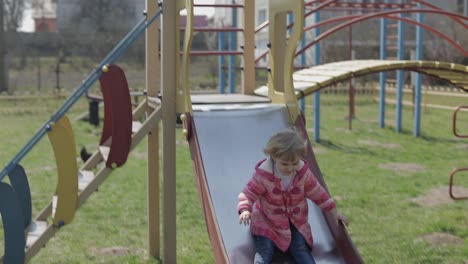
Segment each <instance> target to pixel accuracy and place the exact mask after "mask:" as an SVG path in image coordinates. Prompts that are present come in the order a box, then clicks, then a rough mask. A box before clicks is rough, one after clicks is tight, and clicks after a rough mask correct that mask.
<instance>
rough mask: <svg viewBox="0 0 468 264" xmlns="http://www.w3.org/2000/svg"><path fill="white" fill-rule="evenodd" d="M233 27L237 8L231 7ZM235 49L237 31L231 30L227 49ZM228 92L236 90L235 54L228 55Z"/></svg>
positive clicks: (235, 21)
mask: <svg viewBox="0 0 468 264" xmlns="http://www.w3.org/2000/svg"><path fill="white" fill-rule="evenodd" d="M235 3H236V1H235V0H232V4H235ZM231 25H232V27H233V28H237V8H236V7H233V8H232V23H231ZM236 49H237V32H236V31H232V32H230V33H229V50H231V51H236ZM228 79H229V92H230V93H235V92H236V56H235V55H230V56H229V75H228Z"/></svg>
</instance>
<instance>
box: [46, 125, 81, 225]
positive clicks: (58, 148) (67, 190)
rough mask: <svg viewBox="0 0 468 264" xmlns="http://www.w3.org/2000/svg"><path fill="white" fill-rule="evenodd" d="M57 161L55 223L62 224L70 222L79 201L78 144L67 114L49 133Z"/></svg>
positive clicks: (52, 126)
mask: <svg viewBox="0 0 468 264" xmlns="http://www.w3.org/2000/svg"><path fill="white" fill-rule="evenodd" d="M48 136H49V140H50V142H51V144H52V148H53V149H54V155H55V162H56V163H57V173H58V183H57V190H56V195H57V208H56V210H55V215H54V220H53V222H54V224H55V225H58V226H61V225H65V224H68V223H70V222H71V221H72V220H73V216H74V215H75V210H76V206H77V202H78V177H77V173H78V165H77V163H76V153H77V152H76V145H75V138H74V136H73V130H72V128H71V125H70V121H69V120H68V118H67V117H66V116H64V117H62V118H61V119H60V120H59V121H58V122H57V123H55V124H51V130H50V131H49V133H48Z"/></svg>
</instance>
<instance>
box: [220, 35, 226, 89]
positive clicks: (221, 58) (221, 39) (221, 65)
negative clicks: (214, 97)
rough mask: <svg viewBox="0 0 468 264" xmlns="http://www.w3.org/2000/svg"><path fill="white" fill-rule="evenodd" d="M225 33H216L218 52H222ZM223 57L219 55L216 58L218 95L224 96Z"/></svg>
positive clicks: (224, 75)
mask: <svg viewBox="0 0 468 264" xmlns="http://www.w3.org/2000/svg"><path fill="white" fill-rule="evenodd" d="M224 35H225V33H224V31H221V32H219V33H218V49H219V50H220V51H224V44H225V43H226V42H225V36H224ZM224 63H225V61H224V55H219V57H218V78H219V79H218V83H219V93H220V94H224V93H225V92H226V91H225V88H226V74H225V72H224V69H223V67H224Z"/></svg>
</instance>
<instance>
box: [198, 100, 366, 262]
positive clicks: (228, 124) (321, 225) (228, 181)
mask: <svg viewBox="0 0 468 264" xmlns="http://www.w3.org/2000/svg"><path fill="white" fill-rule="evenodd" d="M195 108H196V107H195ZM290 126H291V125H290V122H289V119H288V113H287V110H286V109H285V107H284V106H282V105H274V104H257V105H249V106H248V107H246V105H243V106H237V107H236V105H225V106H221V105H213V106H212V107H211V108H210V107H209V106H208V105H203V111H196V109H194V114H193V122H192V131H193V132H192V136H191V137H192V138H191V139H190V140H189V141H190V145H191V152H192V158H193V159H194V166H195V171H196V176H197V182H198V185H199V191H200V198H201V199H202V204H203V209H204V212H205V218H206V220H207V226H208V232H209V233H210V238H211V242H212V246H213V250H214V255H215V258H216V262H217V263H225V262H228V263H253V256H254V253H255V249H254V243H253V240H252V237H251V234H250V230H249V227H247V226H244V225H239V223H238V215H237V210H236V206H237V196H238V194H239V192H240V191H241V190H242V189H243V187H244V186H245V185H246V184H247V182H248V180H249V179H250V177H251V176H252V174H253V172H254V166H255V164H256V163H257V162H258V161H259V160H261V159H263V158H264V157H265V155H264V154H263V148H264V146H265V144H266V142H267V140H268V139H269V138H270V136H272V135H273V134H274V133H276V132H278V131H280V130H283V129H286V128H288V127H290ZM309 156H310V155H309ZM312 156H313V153H312ZM197 159H198V165H197ZM309 164H311V166H314V165H313V164H316V161H315V160H313V161H309ZM313 171H314V172H315V171H319V170H318V168H317V169H315V170H313ZM319 173H320V172H319ZM320 178H321V176H320ZM203 185H204V186H205V187H204V188H203ZM200 186H202V187H201V188H200ZM309 222H310V224H311V226H312V232H313V236H314V248H313V255H314V258H315V260H316V262H317V263H349V261H344V258H343V255H342V254H341V253H340V251H339V250H338V248H337V245H336V243H335V239H334V238H333V236H332V235H331V232H330V229H329V228H328V225H327V222H326V220H325V217H324V216H323V214H322V212H321V210H320V209H319V208H318V207H317V206H315V204H313V203H312V202H310V201H309ZM349 248H354V247H353V246H352V245H350V246H349ZM357 255H358V254H357ZM283 258H285V257H284V256H283ZM286 258H287V257H286ZM281 263H285V262H281ZM286 263H293V262H292V261H289V262H286Z"/></svg>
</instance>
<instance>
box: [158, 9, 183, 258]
mask: <svg viewBox="0 0 468 264" xmlns="http://www.w3.org/2000/svg"><path fill="white" fill-rule="evenodd" d="M176 2H177V1H164V4H163V12H162V27H161V28H162V30H161V32H162V41H161V65H164V67H161V87H162V96H163V97H164V100H162V116H163V124H162V129H163V133H162V139H163V142H164V144H163V155H164V156H163V162H164V164H163V190H164V193H163V248H164V253H163V263H177V262H176V164H175V161H176V151H175V148H176V144H175V143H176V142H175V134H176V129H175V128H176V104H175V101H176V87H177V83H178V82H177V78H178V77H177V71H178V70H179V69H177V63H176V61H178V60H179V43H178V42H177V39H178V38H177V34H175V33H174V32H179V28H178V27H177V24H178V23H177V22H176V19H178V18H179V15H178V13H177V12H178V11H177V8H176Z"/></svg>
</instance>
